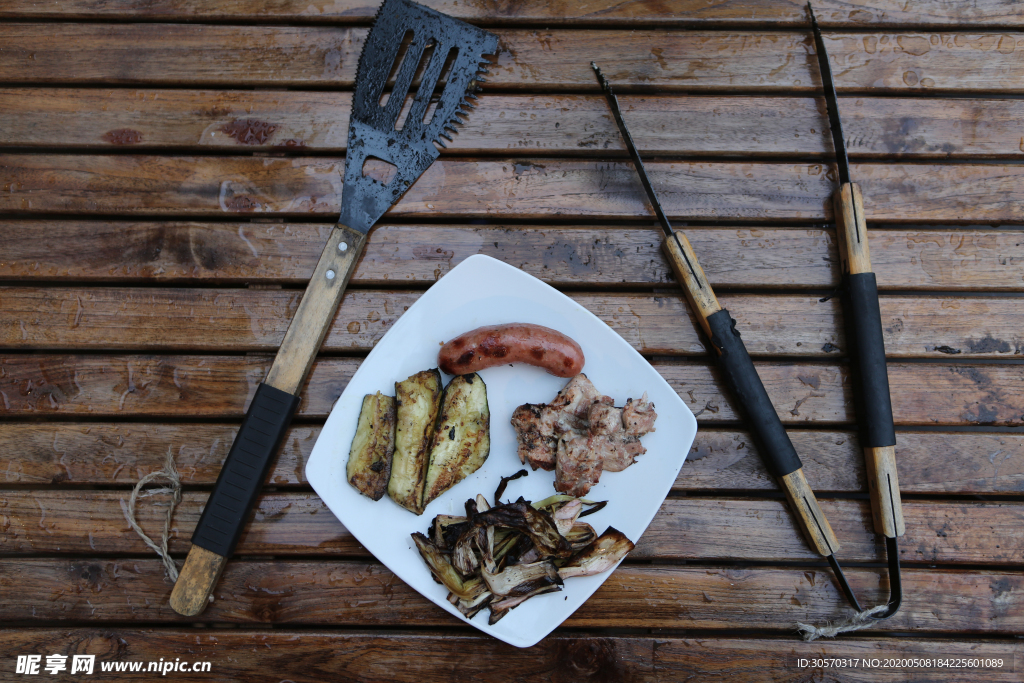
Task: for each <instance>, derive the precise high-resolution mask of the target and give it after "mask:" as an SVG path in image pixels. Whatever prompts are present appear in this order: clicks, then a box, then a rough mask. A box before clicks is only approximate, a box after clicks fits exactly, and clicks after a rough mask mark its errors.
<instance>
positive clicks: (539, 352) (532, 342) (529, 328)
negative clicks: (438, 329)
mask: <svg viewBox="0 0 1024 683" xmlns="http://www.w3.org/2000/svg"><path fill="white" fill-rule="evenodd" d="M502 363H528V364H529V365H536V366H537V367H539V368H543V369H544V370H547V371H548V372H549V373H551V374H552V375H555V376H557V377H574V376H576V375H578V374H579V373H580V371H581V370H583V363H584V358H583V349H581V348H580V345H579V344H577V343H576V342H574V341H573V340H572V339H570V338H569V337H567V336H565V335H564V334H562V333H561V332H558V331H556V330H552V329H551V328H550V327H542V326H541V325H531V324H529V323H508V324H505V325H489V326H487V327H478V328H477V329H475V330H470V331H469V332H466V333H465V334H461V335H459V336H458V337H456V338H455V339H452V340H451V341H450V342H448V343H447V344H445V345H444V346H442V347H441V351H440V352H439V353H438V354H437V364H438V366H439V367H440V368H441V370H442V371H444V372H446V373H448V374H449V375H465V374H468V373H471V372H477V371H478V370H483V369H484V368H490V367H493V366H495V365H501V364H502Z"/></svg>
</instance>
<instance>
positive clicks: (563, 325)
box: [306, 255, 697, 647]
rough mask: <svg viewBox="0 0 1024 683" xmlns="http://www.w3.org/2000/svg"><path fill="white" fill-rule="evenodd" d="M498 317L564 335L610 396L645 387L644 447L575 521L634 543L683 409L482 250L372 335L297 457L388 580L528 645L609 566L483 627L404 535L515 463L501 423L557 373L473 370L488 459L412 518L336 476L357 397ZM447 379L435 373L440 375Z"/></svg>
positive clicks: (574, 317) (610, 344) (678, 449)
mask: <svg viewBox="0 0 1024 683" xmlns="http://www.w3.org/2000/svg"><path fill="white" fill-rule="evenodd" d="M508 322H526V323H536V324H539V325H545V326H547V327H551V328H553V329H556V330H559V331H560V332H563V333H565V334H567V335H569V336H570V337H572V338H573V339H575V340H576V341H577V342H578V343H579V344H580V346H581V347H582V348H583V353H584V355H585V357H586V364H585V366H584V368H583V372H585V373H586V375H587V377H589V378H590V379H591V381H593V383H594V385H595V386H596V387H597V388H598V390H600V391H601V392H602V393H604V394H606V395H608V396H611V397H612V398H613V399H615V404H616V405H619V406H621V405H623V404H624V403H625V401H626V399H627V398H639V397H640V396H641V395H642V394H643V393H644V392H645V391H646V392H647V394H648V396H649V398H650V400H651V401H652V402H653V403H654V405H655V409H656V410H657V413H658V419H657V422H656V423H655V427H656V430H657V431H655V432H653V433H651V434H648V435H646V436H644V437H643V439H642V443H643V445H644V446H646V448H647V453H646V454H644V455H642V456H640V457H639V458H638V459H637V462H636V464H634V465H632V466H631V467H629V468H627V469H626V470H624V471H622V472H605V473H604V474H603V475H602V476H601V481H600V482H599V483H598V484H597V485H596V486H594V487H593V488H592V489H591V491H590V493H589V494H588V496H587V497H588V498H590V499H591V500H607V501H608V505H607V506H606V507H605V508H604V509H603V510H601V511H600V512H597V513H595V514H593V515H590V516H589V517H588V518H587V520H586V521H587V522H589V523H590V524H591V525H593V527H594V529H595V530H597V532H598V533H602V532H604V530H605V529H606V528H607V527H608V526H614V527H615V528H616V529H618V530H619V531H621V532H623V533H624V534H625V535H626V536H627V537H628V538H629V539H630V540H632V541H633V542H634V543H636V542H637V541H639V539H640V535H641V534H643V532H644V530H645V529H646V528H647V525H648V524H650V522H651V520H652V519H653V518H654V515H655V514H656V513H657V512H658V509H659V508H660V507H661V503H662V501H663V500H664V499H665V496H666V495H668V492H669V489H670V488H671V486H672V483H673V482H674V481H675V478H676V475H677V474H678V473H679V468H680V467H682V465H683V462H684V461H685V460H686V455H687V453H688V452H689V450H690V445H691V444H692V443H693V438H694V435H695V434H696V433H697V421H696V419H694V417H693V413H691V412H690V410H689V408H687V407H686V404H685V403H683V401H682V399H680V398H679V396H678V395H677V394H676V392H675V391H674V390H673V389H672V387H670V386H669V385H668V383H667V382H666V381H665V380H664V379H663V378H662V377H661V375H660V374H658V372H657V370H655V369H654V368H653V367H651V365H650V363H648V362H647V361H646V360H644V358H643V356H641V355H640V354H639V353H637V352H636V351H635V350H633V348H632V347H631V346H630V345H629V344H628V343H626V341H625V340H624V339H622V337H620V336H619V335H618V334H616V333H615V332H614V331H613V330H612V329H611V328H610V327H608V326H607V325H605V324H604V323H603V322H602V321H601V320H599V319H598V318H597V317H595V316H594V315H593V314H592V313H590V312H589V311H587V310H586V309H585V308H583V307H582V306H580V305H579V304H577V303H576V302H575V301H573V300H572V299H570V298H569V297H567V296H565V295H564V294H562V293H561V292H559V291H558V290H556V289H554V288H553V287H550V286H548V285H546V284H544V283H543V282H541V281H540V280H538V279H537V278H535V277H533V276H531V275H527V274H526V273H524V272H523V271H521V270H519V269H518V268H514V267H512V266H509V265H507V264H505V263H502V262H501V261H498V260H496V259H493V258H490V257H489V256H482V255H478V256H472V257H470V258H468V259H466V260H465V261H463V262H462V263H461V264H459V265H458V266H457V267H456V268H454V269H452V270H451V272H449V273H448V274H447V275H445V276H444V277H443V278H442V279H441V280H440V281H439V282H438V283H437V284H435V285H434V286H433V287H431V288H430V289H429V290H428V291H427V292H426V293H425V294H424V295H423V296H422V297H420V299H419V300H418V301H417V302H416V303H415V304H413V305H412V306H410V307H409V310H408V311H406V312H405V314H403V315H402V317H401V318H399V319H398V321H397V322H396V323H395V324H394V326H393V327H392V328H391V330H390V331H389V332H388V333H387V334H385V335H384V337H383V338H382V339H381V340H380V342H378V343H377V345H376V346H375V347H374V348H373V350H372V351H371V352H370V354H369V355H368V356H367V357H366V360H365V361H363V363H362V365H360V366H359V369H358V370H357V371H356V373H355V375H354V376H353V377H352V380H351V381H350V382H349V383H348V386H347V387H346V388H345V391H344V393H343V394H342V395H341V397H340V398H339V399H338V401H337V403H335V404H334V407H333V409H332V410H331V415H330V417H329V418H328V419H327V424H326V425H325V426H324V428H323V431H322V432H321V433H320V438H319V439H318V440H317V442H316V445H315V446H314V448H313V452H312V454H311V455H310V458H309V462H308V463H306V478H307V479H308V480H309V483H310V484H311V485H312V486H313V488H314V489H315V490H316V492H317V493H318V494H319V495H320V497H321V498H322V499H323V500H324V502H325V503H326V504H327V506H328V507H329V508H330V509H331V511H332V512H334V514H335V515H337V517H338V519H339V520H341V522H342V524H344V525H345V526H346V527H347V528H348V530H349V531H351V532H352V535H353V536H355V537H356V538H357V539H358V540H359V542H360V543H362V544H363V546H364V547H366V549H367V550H369V551H370V552H371V553H373V554H374V555H375V556H376V557H377V559H379V560H380V561H381V562H383V563H384V564H385V565H386V566H387V567H388V569H390V570H391V571H392V572H394V573H395V574H396V575H397V576H398V577H399V578H401V579H402V580H403V581H405V582H406V583H407V584H409V585H410V586H412V587H413V588H415V589H416V590H417V591H419V592H420V593H422V594H423V595H425V596H426V597H427V598H429V599H430V600H432V601H434V603H436V604H437V605H439V606H440V607H442V608H443V609H445V610H447V611H448V612H450V613H452V614H454V615H455V616H456V617H458V618H459V619H462V620H463V621H466V622H467V623H469V624H472V625H473V626H475V627H477V628H478V629H480V630H481V631H484V632H485V633H489V634H490V635H492V636H494V637H495V638H499V639H501V640H503V641H505V642H506V643H509V644H511V645H515V646H517V647H529V646H531V645H534V644H535V643H537V642H538V641H539V640H540V639H541V638H543V637H544V636H546V635H547V634H548V633H550V632H551V631H552V630H553V629H554V628H555V627H557V626H558V625H559V624H561V623H562V622H563V621H565V619H567V618H568V617H569V615H571V614H572V613H573V612H575V611H576V609H577V608H578V607H579V606H580V605H582V604H583V603H584V602H585V601H586V600H587V598H589V597H590V595H591V594H592V593H593V592H594V591H596V590H597V589H598V588H599V587H600V585H601V584H602V583H604V581H605V579H606V578H608V576H609V575H610V574H611V572H606V573H604V574H600V575H597V576H586V577H578V578H573V579H569V580H567V581H566V582H565V586H564V587H563V590H562V591H561V592H557V593H548V594H545V595H539V596H536V597H533V598H531V599H529V600H528V601H526V602H524V603H523V604H522V605H520V606H519V607H516V608H515V609H513V610H512V611H510V612H509V613H508V614H507V615H506V616H505V617H504V618H503V619H502V620H501V621H499V622H498V623H497V624H495V625H494V626H489V625H488V624H487V618H488V614H489V612H488V610H486V609H484V610H482V611H481V612H480V613H479V614H477V615H476V617H475V618H473V619H472V620H469V619H465V617H463V616H462V615H461V614H460V613H459V611H458V610H457V609H456V608H455V607H453V606H452V605H451V604H449V603H448V601H447V599H446V596H447V594H448V591H447V590H446V589H445V588H444V587H443V586H441V585H439V584H437V583H435V582H434V580H433V579H432V578H431V576H430V571H429V570H428V569H427V565H426V564H425V563H424V562H423V560H422V558H421V557H420V555H419V552H417V550H416V547H415V545H413V542H412V538H411V537H410V534H412V533H413V532H414V531H420V532H424V533H426V532H427V528H428V526H429V524H430V521H431V520H433V519H434V517H435V516H436V515H438V514H464V512H465V503H466V500H467V499H469V498H472V497H474V496H475V495H476V494H478V493H482V494H483V495H484V497H486V498H487V500H488V501H489V502H492V503H493V496H494V491H495V489H496V488H497V486H498V483H499V481H500V479H501V477H502V476H508V475H510V474H513V473H514V472H516V471H517V470H520V469H522V468H523V467H524V466H523V465H522V464H520V462H519V458H518V456H517V455H516V437H515V432H514V430H513V429H512V425H511V424H510V422H509V420H510V419H511V417H512V411H513V410H515V408H516V407H517V406H519V405H522V404H523V403H548V402H550V401H551V400H552V399H553V398H554V397H555V394H557V393H558V391H559V390H560V389H561V388H562V387H563V386H565V383H566V382H567V381H568V380H566V379H562V378H560V377H554V376H552V375H549V374H547V373H545V372H544V371H543V370H540V369H538V368H534V367H531V366H527V365H518V364H517V365H516V366H514V367H513V366H510V365H504V366H499V367H494V368H489V369H487V370H483V371H481V372H480V376H481V377H482V378H483V380H484V382H485V383H486V384H487V400H488V404H489V406H490V412H491V452H490V456H489V457H488V458H487V461H486V462H485V463H484V465H483V466H482V467H481V468H480V469H479V470H477V471H476V472H475V473H474V474H472V475H470V476H469V477H467V478H466V479H465V480H463V481H462V482H460V483H458V484H457V485H455V486H454V487H453V488H451V489H449V490H448V491H446V492H445V493H444V494H442V495H441V496H440V497H439V498H437V499H436V500H435V501H433V502H432V503H431V504H430V505H428V506H427V509H426V510H425V511H424V513H423V514H422V515H420V516H418V517H417V516H416V515H414V514H412V513H411V512H409V511H407V510H405V509H404V508H402V507H400V506H398V505H397V504H395V503H394V502H392V501H391V499H390V498H388V497H387V496H385V497H384V498H382V499H381V500H379V501H376V502H375V501H372V500H370V499H369V498H367V497H365V496H363V495H361V494H360V493H359V492H358V491H356V489H355V488H353V487H352V486H351V485H350V484H349V483H348V481H347V480H346V478H345V467H346V463H347V462H348V453H349V447H350V446H351V444H352V437H353V436H354V435H355V429H356V421H357V418H358V417H359V410H360V407H361V406H362V400H363V396H364V395H366V394H372V393H374V392H376V391H381V392H383V393H385V394H388V395H394V383H395V382H400V381H402V380H404V379H405V378H407V377H409V376H410V375H412V374H414V373H416V372H419V371H420V370H426V369H429V368H434V367H437V352H438V350H439V349H440V347H441V344H442V343H443V342H445V341H447V340H449V339H451V338H453V337H456V336H458V335H460V334H462V333H463V332H467V331H469V330H472V329H474V328H476V327H480V326H482V325H494V324H498V323H508ZM679 324H680V325H685V324H686V321H683V320H680V321H679ZM450 379H451V378H450V377H448V376H444V380H445V383H446V384H447V382H448V380H450ZM527 469H529V467H527ZM554 478H555V474H554V472H545V471H543V470H537V471H536V472H534V471H530V474H529V476H527V477H524V478H522V479H518V480H516V481H513V482H510V483H509V485H508V488H507V489H506V491H505V494H504V496H503V500H506V501H508V500H515V499H516V498H518V497H519V496H524V497H525V498H526V499H527V500H541V499H543V498H547V497H548V496H550V495H552V494H554V493H555V490H554Z"/></svg>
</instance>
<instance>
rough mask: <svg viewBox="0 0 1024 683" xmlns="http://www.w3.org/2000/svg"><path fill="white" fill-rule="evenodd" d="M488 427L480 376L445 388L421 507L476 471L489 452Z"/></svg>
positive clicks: (465, 377)
mask: <svg viewBox="0 0 1024 683" xmlns="http://www.w3.org/2000/svg"><path fill="white" fill-rule="evenodd" d="M490 426H491V413H490V410H489V409H488V407H487V387H486V386H485V385H484V381H483V380H482V379H480V375H478V374H476V373H472V374H469V375H458V376H456V377H454V378H453V379H452V381H451V382H449V383H448V386H447V387H445V390H444V396H443V397H442V399H441V413H440V415H439V416H438V418H437V428H436V429H435V430H434V437H433V440H432V442H431V445H430V465H429V467H428V468H427V480H426V486H425V488H424V492H423V507H426V506H427V505H428V504H429V503H430V501H432V500H434V499H435V498H437V497H438V496H439V495H441V494H442V493H444V492H445V491H447V490H448V489H450V488H451V487H452V486H455V485H456V484H458V483H459V482H460V481H462V480H463V479H465V478H466V477H467V476H469V475H470V474H472V473H473V472H476V471H477V470H478V469H480V466H481V465H483V464H484V461H485V460H487V456H488V455H489V454H490V452H491V436H490ZM420 510H421V511H422V507H421V508H420Z"/></svg>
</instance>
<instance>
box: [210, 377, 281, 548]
mask: <svg viewBox="0 0 1024 683" xmlns="http://www.w3.org/2000/svg"><path fill="white" fill-rule="evenodd" d="M298 406H299V397H298V396H292V395H291V394H289V393H288V392H286V391H281V390H280V389H276V388H274V387H272V386H270V385H269V384H262V383H261V384H260V385H259V386H258V387H257V388H256V395H255V396H253V398H252V403H250V404H249V410H248V411H246V413H245V420H243V421H242V428H241V429H239V430H238V434H237V435H236V436H235V442H234V443H233V444H231V450H230V451H229V452H228V458H227V460H225V461H224V467H222V468H221V470H220V476H219V477H217V484H216V485H215V486H214V487H213V493H211V494H210V498H209V500H208V501H207V502H206V508H205V509H204V510H203V515H202V517H200V518H199V524H198V525H196V530H195V531H194V532H193V533H192V543H193V545H197V546H199V547H200V548H206V549H207V550H209V551H211V552H214V553H217V554H218V555H221V556H223V557H230V556H231V554H232V553H233V552H234V551H235V546H236V545H238V538H239V536H241V535H242V529H244V528H245V523H246V522H247V521H248V519H249V513H250V512H251V511H252V507H253V505H254V504H255V503H256V496H258V495H259V493H260V488H261V487H262V486H263V481H264V480H265V479H266V478H267V473H268V472H269V471H270V464H271V463H272V462H273V460H274V454H275V453H276V452H277V447H278V446H279V445H280V444H281V440H282V439H283V438H284V433H285V431H287V429H288V425H289V423H291V421H292V415H294V414H295V409H296V408H298Z"/></svg>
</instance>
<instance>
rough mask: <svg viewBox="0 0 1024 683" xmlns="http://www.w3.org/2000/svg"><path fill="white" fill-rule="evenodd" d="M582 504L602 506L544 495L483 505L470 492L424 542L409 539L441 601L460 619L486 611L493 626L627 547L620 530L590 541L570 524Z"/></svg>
mask: <svg viewBox="0 0 1024 683" xmlns="http://www.w3.org/2000/svg"><path fill="white" fill-rule="evenodd" d="M584 505H588V506H599V505H600V506H603V505H604V504H603V503H595V502H593V501H589V500H582V499H579V498H571V497H569V496H552V497H551V498H548V499H546V500H543V501H541V502H540V503H535V504H533V505H531V504H530V503H529V502H528V501H525V500H523V499H522V498H520V499H519V500H517V501H516V502H514V503H498V504H496V505H494V506H493V507H491V506H490V505H489V504H488V502H487V500H486V499H485V498H484V497H483V496H479V495H478V496H477V497H476V498H475V499H470V500H468V501H466V516H465V517H456V516H452V515H438V516H437V517H435V518H434V521H433V523H432V524H431V528H430V536H431V538H430V539H428V538H427V536H425V535H423V534H420V533H415V534H413V535H412V536H413V540H414V541H415V543H416V547H417V548H418V549H419V551H420V555H421V556H422V557H423V559H424V561H425V562H426V563H427V566H428V567H430V571H431V573H432V574H433V575H434V578H435V580H437V581H438V582H440V583H442V584H444V586H445V587H447V588H448V590H449V593H448V602H450V603H451V604H453V605H455V606H456V607H457V608H458V610H459V611H460V612H461V613H462V614H464V615H465V616H466V618H468V619H472V618H473V616H475V615H476V614H477V613H478V612H479V611H480V610H482V609H483V608H484V607H489V608H490V612H491V616H490V619H489V623H491V624H494V623H497V621H498V620H499V619H501V618H502V617H504V616H505V615H506V614H508V612H509V610H511V609H512V608H513V607H516V606H517V605H521V604H522V603H523V602H525V601H526V600H527V598H530V597H533V596H534V595H541V594H543V593H550V592H552V591H560V590H562V582H563V580H564V579H566V578H569V577H572V576H589V575H591V574H599V573H601V572H604V571H607V570H609V569H611V568H612V567H613V566H614V565H615V563H617V562H618V561H619V560H621V559H622V558H623V557H625V556H626V554H627V553H629V552H630V551H631V550H632V549H633V543H632V542H630V540H629V539H628V538H626V537H625V536H624V535H623V534H622V533H621V532H619V531H617V530H615V529H613V528H611V527H609V528H608V530H607V531H606V532H605V533H604V534H603V535H602V536H601V537H600V538H598V537H597V534H596V533H595V532H594V529H593V527H591V526H590V525H589V524H586V523H585V522H579V521H577V520H578V519H579V517H581V516H582V515H581V511H582V509H583V506H584Z"/></svg>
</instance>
